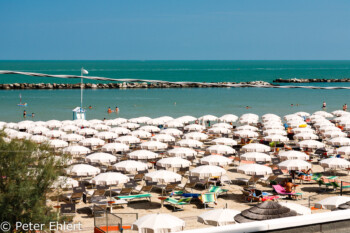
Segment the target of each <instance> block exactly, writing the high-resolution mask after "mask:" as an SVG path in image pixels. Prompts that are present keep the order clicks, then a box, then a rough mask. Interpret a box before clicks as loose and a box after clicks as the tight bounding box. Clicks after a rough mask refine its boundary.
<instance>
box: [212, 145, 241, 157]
mask: <svg viewBox="0 0 350 233" xmlns="http://www.w3.org/2000/svg"><path fill="white" fill-rule="evenodd" d="M207 151H209V152H210V153H215V154H221V155H230V154H234V153H236V151H235V149H233V148H232V147H230V146H225V145H214V146H210V147H208V148H207Z"/></svg>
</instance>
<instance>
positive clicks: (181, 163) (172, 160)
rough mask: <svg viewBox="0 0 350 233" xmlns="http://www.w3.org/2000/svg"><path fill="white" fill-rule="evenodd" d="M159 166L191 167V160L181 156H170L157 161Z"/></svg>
mask: <svg viewBox="0 0 350 233" xmlns="http://www.w3.org/2000/svg"><path fill="white" fill-rule="evenodd" d="M157 166H160V167H165V168H180V167H189V166H191V162H190V161H188V160H186V159H182V158H180V157H169V158H164V159H160V160H158V161H157Z"/></svg>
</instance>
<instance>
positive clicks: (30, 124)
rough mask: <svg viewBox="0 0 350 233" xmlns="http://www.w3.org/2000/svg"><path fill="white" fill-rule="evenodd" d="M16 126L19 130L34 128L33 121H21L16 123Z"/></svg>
mask: <svg viewBox="0 0 350 233" xmlns="http://www.w3.org/2000/svg"><path fill="white" fill-rule="evenodd" d="M17 126H18V129H19V130H26V129H29V128H32V127H33V126H35V124H34V122H33V121H21V122H18V125H17Z"/></svg>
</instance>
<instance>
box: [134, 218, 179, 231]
mask: <svg viewBox="0 0 350 233" xmlns="http://www.w3.org/2000/svg"><path fill="white" fill-rule="evenodd" d="M184 228H185V221H183V220H182V219H179V218H178V217H175V216H173V215H170V214H159V213H158V214H148V215H145V216H142V217H141V218H139V219H138V220H136V222H134V223H133V224H132V226H131V229H132V230H134V231H138V232H139V233H167V232H177V231H182V230H183V229H184Z"/></svg>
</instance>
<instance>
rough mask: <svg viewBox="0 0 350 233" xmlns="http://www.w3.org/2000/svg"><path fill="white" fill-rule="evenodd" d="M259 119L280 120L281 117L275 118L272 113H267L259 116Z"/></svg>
mask: <svg viewBox="0 0 350 233" xmlns="http://www.w3.org/2000/svg"><path fill="white" fill-rule="evenodd" d="M261 119H263V120H265V119H273V120H275V119H278V120H279V119H281V117H279V116H277V115H276V114H273V113H267V114H264V115H262V116H261Z"/></svg>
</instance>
